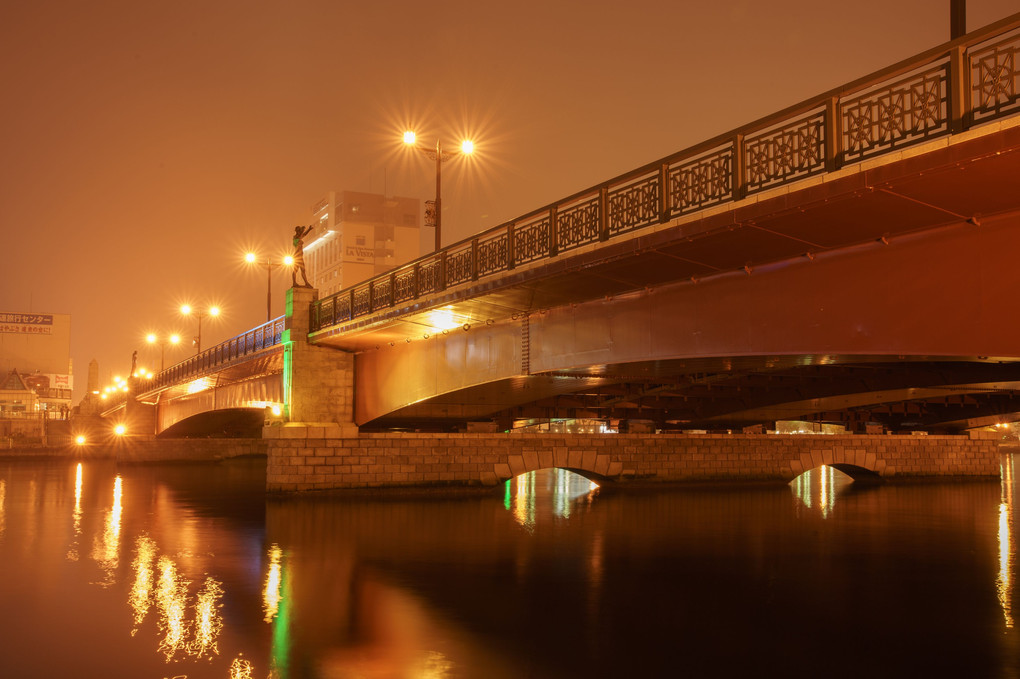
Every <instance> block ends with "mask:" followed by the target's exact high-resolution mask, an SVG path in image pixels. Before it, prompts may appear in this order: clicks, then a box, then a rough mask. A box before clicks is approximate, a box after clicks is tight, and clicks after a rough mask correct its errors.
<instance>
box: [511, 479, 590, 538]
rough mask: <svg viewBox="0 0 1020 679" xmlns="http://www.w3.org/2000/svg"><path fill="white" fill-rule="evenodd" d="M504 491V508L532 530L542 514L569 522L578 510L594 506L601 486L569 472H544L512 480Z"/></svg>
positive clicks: (518, 521)
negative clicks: (593, 501) (574, 511)
mask: <svg viewBox="0 0 1020 679" xmlns="http://www.w3.org/2000/svg"><path fill="white" fill-rule="evenodd" d="M505 488H506V491H505V494H504V498H503V505H504V506H505V507H506V509H507V510H509V511H510V512H512V513H513V516H514V519H515V520H516V521H517V523H519V524H520V525H522V526H524V527H525V528H527V529H528V530H532V529H533V528H534V527H535V519H536V516H537V514H539V513H541V514H544V515H549V514H551V515H552V516H556V517H559V518H561V519H569V518H570V513H571V511H573V510H574V509H575V508H576V507H580V506H587V505H590V504H591V502H592V500H594V499H595V497H596V495H597V494H598V493H597V491H598V488H599V486H598V484H597V483H595V482H594V481H591V480H589V479H586V478H585V477H583V476H580V475H578V474H574V473H573V472H569V471H567V470H566V469H542V470H539V471H531V472H527V473H525V474H521V475H519V476H516V477H514V478H512V479H510V480H509V481H507V482H506V485H505Z"/></svg>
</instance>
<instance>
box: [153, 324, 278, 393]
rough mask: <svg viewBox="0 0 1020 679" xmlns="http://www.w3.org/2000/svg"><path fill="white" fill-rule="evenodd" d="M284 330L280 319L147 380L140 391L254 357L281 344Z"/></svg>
mask: <svg viewBox="0 0 1020 679" xmlns="http://www.w3.org/2000/svg"><path fill="white" fill-rule="evenodd" d="M283 328H284V317H283V316H280V317H279V318H276V319H274V320H272V321H269V322H268V323H264V324H262V325H260V326H258V327H257V328H252V329H251V330H249V331H247V332H244V333H241V334H240V335H238V336H236V337H232V338H230V339H228V340H227V341H225V342H220V343H219V344H217V345H216V346H214V347H212V348H211V349H206V350H205V351H203V352H202V353H200V354H196V355H195V356H192V357H191V358H188V359H185V360H183V361H181V362H180V363H177V364H175V365H172V366H170V367H169V368H167V369H166V370H163V371H161V372H159V373H157V374H156V375H155V376H153V378H152V380H149V381H146V382H145V383H144V385H143V386H142V387H141V389H142V390H145V391H148V390H152V389H160V388H162V387H167V386H170V385H172V384H178V383H180V382H183V381H184V380H186V379H188V378H190V377H195V376H197V375H202V374H205V373H207V372H209V371H210V370H212V369H213V368H217V367H220V366H223V365H226V364H228V363H231V362H233V361H234V360H236V359H238V358H241V357H244V356H251V355H253V354H257V353H259V352H260V351H263V350H265V349H269V348H270V347H274V346H276V345H277V344H280V342H281V338H282V337H283Z"/></svg>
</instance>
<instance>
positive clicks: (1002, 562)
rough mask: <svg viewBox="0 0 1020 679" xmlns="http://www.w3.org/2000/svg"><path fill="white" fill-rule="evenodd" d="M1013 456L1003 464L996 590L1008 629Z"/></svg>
mask: <svg viewBox="0 0 1020 679" xmlns="http://www.w3.org/2000/svg"><path fill="white" fill-rule="evenodd" d="M1013 488H1014V480H1013V456H1012V455H1009V456H1006V457H1005V458H1004V460H1003V464H1002V502H1000V503H999V574H998V577H997V578H996V581H995V584H996V591H997V593H998V595H999V605H1000V606H1001V607H1002V616H1003V619H1004V621H1005V624H1006V628H1007V629H1012V628H1013V567H1014V563H1015V560H1016V553H1015V550H1014V547H1013V541H1012V539H1011V535H1010V529H1011V527H1012V525H1013Z"/></svg>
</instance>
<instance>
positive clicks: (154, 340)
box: [145, 332, 181, 372]
mask: <svg viewBox="0 0 1020 679" xmlns="http://www.w3.org/2000/svg"><path fill="white" fill-rule="evenodd" d="M145 341H146V342H148V343H149V344H158V345H159V371H160V372H163V368H164V367H165V360H164V359H165V358H166V345H167V344H172V345H174V346H176V345H178V344H180V342H181V336H180V335H178V334H176V333H175V334H173V335H170V336H169V337H159V336H157V335H156V333H153V332H150V333H149V334H148V335H146V336H145Z"/></svg>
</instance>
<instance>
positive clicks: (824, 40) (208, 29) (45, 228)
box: [0, 0, 1020, 402]
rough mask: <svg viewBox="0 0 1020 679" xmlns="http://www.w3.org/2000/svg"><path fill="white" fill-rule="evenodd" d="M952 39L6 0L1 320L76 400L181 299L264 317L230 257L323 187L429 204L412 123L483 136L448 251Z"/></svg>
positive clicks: (1008, 3) (313, 8)
mask: <svg viewBox="0 0 1020 679" xmlns="http://www.w3.org/2000/svg"><path fill="white" fill-rule="evenodd" d="M968 6H969V15H968V26H969V27H970V28H977V27H979V26H983V25H985V24H987V23H990V22H992V21H995V20H998V19H1000V18H1002V17H1004V16H1006V15H1008V14H1010V13H1012V12H1016V11H1020V5H1018V4H1017V2H1016V0H970V2H969V3H968ZM948 37H949V0H937V1H936V0H859V1H858V2H855V3H850V4H848V3H829V2H818V0H782V1H770V2H760V1H737V0H732V1H729V0H717V1H716V2H687V1H684V0H677V1H674V2H663V1H662V0H630V1H629V2H619V3H610V2H605V1H603V0H587V1H584V2H581V1H570V2H557V1H556V0H538V1H535V0H521V1H519V2H515V3H487V2H478V1H477V0H474V1H471V2H468V1H467V0H450V1H443V0H436V1H435V2H431V3H421V4H415V3H410V2H393V1H388V0H376V1H375V2H371V3H370V2H362V3H354V2H336V1H330V0H292V1H290V2H287V3H282V2H279V3H277V2H272V3H270V2H255V3H252V2H240V1H237V0H228V1H218V0H204V1H202V2H196V1H194V0H181V1H179V2H173V3H158V4H156V3H147V2H141V3H140V2H137V1H124V0H101V1H100V2H97V3H81V2H72V1H66V2H54V1H50V0H39V1H37V2H23V3H16V2H8V3H5V4H4V5H3V6H0V92H2V93H3V97H2V101H3V105H2V107H0V234H2V240H0V245H2V247H3V251H4V252H3V267H2V269H0V271H2V273H0V275H2V283H0V311H4V312H27V311H35V312H43V313H66V314H71V316H72V330H71V332H72V335H71V352H72V358H73V360H74V370H75V387H76V389H75V402H77V401H78V400H79V399H80V398H81V396H82V394H83V390H84V387H85V379H86V375H87V366H88V362H89V360H90V359H92V358H96V359H97V360H98V361H99V364H100V375H101V377H102V378H103V379H104V380H105V379H108V378H110V377H112V376H113V375H114V374H118V373H120V374H123V373H125V372H126V371H127V370H128V367H129V366H130V361H131V352H132V351H133V350H135V349H138V350H139V357H140V360H141V361H142V362H144V363H149V364H152V362H153V361H156V362H158V360H159V357H158V353H157V352H151V351H150V349H149V347H147V345H146V344H145V340H144V336H145V334H146V332H149V331H157V332H161V331H171V330H177V331H180V332H181V333H182V334H185V335H191V334H193V333H194V324H193V323H186V322H184V321H183V320H182V319H181V318H180V317H179V315H178V313H177V311H176V310H177V307H178V306H179V305H180V304H181V303H182V302H184V301H190V302H191V303H192V304H207V303H211V302H215V303H218V304H219V305H220V306H222V307H223V309H224V312H225V313H224V316H223V317H222V319H220V320H217V321H215V322H212V321H206V322H205V323H204V324H203V345H204V346H206V347H208V346H212V345H213V344H215V343H216V342H219V341H222V340H224V339H227V338H229V337H231V336H233V335H235V334H237V333H239V332H242V331H244V330H246V329H248V328H250V327H253V326H255V325H257V324H259V323H261V322H263V321H264V320H265V292H266V290H265V276H264V271H263V273H262V274H259V273H257V272H253V271H248V270H247V269H245V267H244V265H243V263H242V261H241V257H242V254H243V251H244V250H245V249H246V248H248V247H252V246H261V248H262V250H263V251H264V252H268V251H273V252H274V253H275V252H280V251H282V250H284V249H285V248H286V247H287V244H288V243H289V239H290V235H291V233H292V231H293V227H294V225H295V224H304V223H308V221H309V220H310V207H311V205H312V204H313V203H314V202H316V201H318V199H320V198H321V197H322V196H323V195H324V193H325V192H326V191H328V190H330V189H337V190H342V189H348V190H355V191H371V192H378V193H382V192H384V191H385V192H387V193H389V194H397V195H407V196H412V197H417V198H421V199H423V200H424V199H427V198H429V197H431V194H432V192H433V190H434V185H433V174H432V168H431V166H430V165H429V163H428V161H427V160H425V159H423V158H420V157H418V158H414V157H410V156H408V154H407V153H406V150H405V149H402V148H401V143H400V134H401V132H402V131H403V130H404V128H405V127H407V126H410V125H414V126H416V127H417V129H418V130H419V134H420V138H422V139H424V140H426V141H427V142H428V143H431V140H434V139H435V138H436V136H437V135H438V136H440V138H441V139H443V140H444V144H446V145H448V146H449V145H452V144H453V143H454V141H455V140H456V139H457V138H458V137H459V136H460V135H462V134H470V135H471V136H473V137H474V139H475V141H476V144H477V157H475V158H473V159H472V162H471V163H470V164H462V165H457V164H455V163H451V164H449V165H447V166H444V173H443V185H444V191H443V199H444V200H443V204H444V208H445V209H444V222H443V223H444V243H447V244H448V243H451V242H454V241H455V240H458V239H460V238H463V237H466V236H468V235H470V234H472V233H475V232H477V231H480V230H484V229H486V228H490V227H493V226H496V225H498V224H500V223H502V222H503V221H505V220H508V219H511V218H513V217H515V216H517V215H520V214H523V213H525V212H528V211H530V210H533V209H536V208H538V207H541V206H542V205H545V204H547V203H550V202H553V201H555V200H557V199H559V198H561V197H564V196H566V195H569V194H571V193H574V192H575V191H578V190H581V189H584V188H586V187H588V186H590V185H593V184H596V183H598V182H600V181H602V180H605V179H607V178H609V177H612V176H615V175H618V174H621V173H623V172H625V171H627V170H629V169H631V168H633V167H636V166H638V165H641V164H644V163H646V162H650V161H652V160H655V159H657V158H660V157H662V156H665V155H667V154H669V153H672V152H674V151H678V150H681V149H683V148H684V147H686V146H689V145H692V144H695V143H697V142H699V141H702V140H704V139H707V138H709V137H712V136H715V135H717V134H720V133H722V132H725V131H727V130H729V129H733V128H736V127H738V126H740V125H742V124H745V123H748V122H750V121H752V120H754V119H756V118H759V117H761V116H764V115H767V114H769V113H772V112H774V111H777V110H779V109H781V108H784V107H786V106H788V105H791V104H794V103H796V102H798V101H800V100H802V99H806V98H808V97H811V96H813V95H816V94H819V93H821V92H823V91H825V90H828V89H830V88H832V87H835V86H837V85H839V84H841V83H844V82H847V81H850V80H853V79H855V78H857V77H860V76H864V75H866V74H868V73H870V72H871V71H875V70H878V69H880V68H882V67H884V66H887V65H889V64H891V63H893V62H895V61H898V60H900V59H903V58H906V57H909V56H911V55H913V54H915V53H918V52H921V51H923V50H925V49H927V48H929V47H933V46H935V45H937V44H939V43H941V42H944V41H945V40H947V39H948ZM447 140H448V141H447ZM286 284H289V277H287V278H285V277H284V275H283V274H278V277H277V279H276V285H275V286H274V290H273V295H274V310H273V311H274V315H275V314H278V313H282V311H283V304H282V303H283V293H284V289H285V287H286ZM185 353H186V352H185V350H179V351H178V352H176V353H168V356H167V361H168V363H169V362H171V360H180V359H182V358H184V356H185ZM32 369H33V367H32V366H25V370H26V371H31V370H32Z"/></svg>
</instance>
